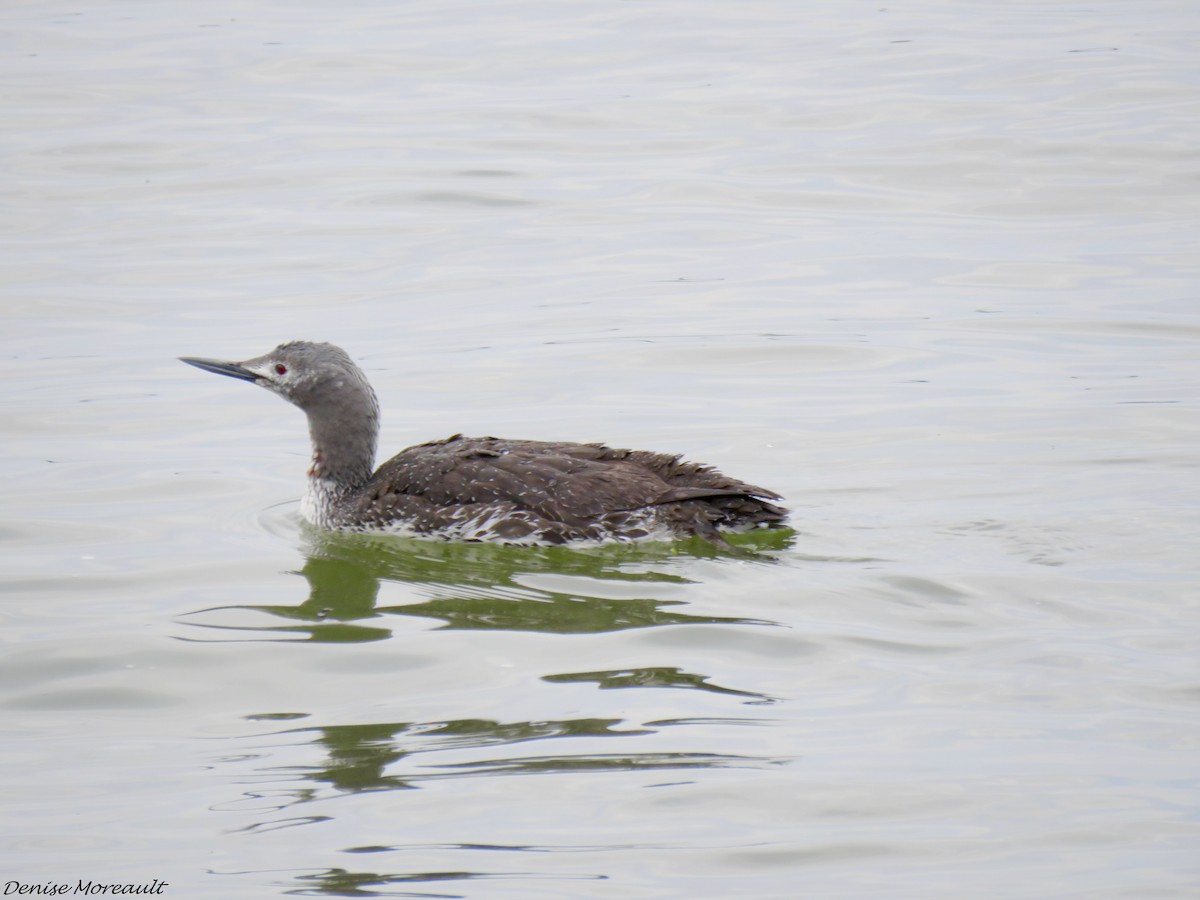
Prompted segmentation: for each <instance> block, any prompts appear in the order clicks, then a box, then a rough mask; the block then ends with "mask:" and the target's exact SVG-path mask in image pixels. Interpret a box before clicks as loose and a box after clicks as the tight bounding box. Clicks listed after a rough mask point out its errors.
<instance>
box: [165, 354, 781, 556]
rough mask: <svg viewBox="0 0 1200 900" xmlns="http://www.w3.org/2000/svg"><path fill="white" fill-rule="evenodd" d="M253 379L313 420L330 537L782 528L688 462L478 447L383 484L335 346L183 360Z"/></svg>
mask: <svg viewBox="0 0 1200 900" xmlns="http://www.w3.org/2000/svg"><path fill="white" fill-rule="evenodd" d="M184 362H187V363H189V364H191V365H194V366H197V367H199V368H202V369H205V370H206V371H210V372H216V373H218V374H222V375H229V376H232V377H236V378H241V379H244V380H248V381H254V382H256V383H257V384H260V385H262V386H264V387H267V388H269V389H271V390H273V391H275V392H276V393H278V394H280V395H281V396H283V397H284V399H286V400H289V401H290V402H292V403H294V404H295V405H297V406H299V407H300V408H301V409H303V410H304V412H305V413H306V414H307V415H308V420H309V432H310V436H311V438H312V443H313V463H312V466H311V468H310V470H309V488H308V492H307V493H306V496H305V502H304V511H305V515H306V517H307V518H309V519H310V520H311V521H313V522H315V523H316V524H318V525H323V526H326V527H330V528H340V529H357V530H402V531H405V532H409V533H415V534H420V535H431V536H433V535H438V536H443V537H453V538H459V539H465V540H498V541H508V542H520V543H551V544H561V543H565V542H567V541H576V540H604V539H612V538H617V539H637V538H643V537H678V536H687V535H700V536H702V537H705V538H707V539H709V540H712V541H716V542H721V541H722V540H723V539H722V538H721V537H720V530H721V529H732V530H744V529H747V528H754V527H762V526H765V527H770V526H776V525H781V524H782V523H783V522H784V520H785V519H786V517H787V512H786V510H784V509H783V508H782V507H779V506H777V505H775V504H774V503H771V502H770V501H772V500H778V499H780V497H779V495H778V494H776V493H774V492H773V491H769V490H766V489H765V488H761V487H757V486H755V485H752V484H746V483H745V482H742V481H738V480H736V479H734V478H730V477H728V476H726V475H723V474H721V473H720V472H718V471H716V470H715V469H713V468H711V467H710V466H705V465H700V464H698V463H692V462H687V461H685V460H682V459H680V457H679V456H675V455H671V454H666V453H653V452H649V451H644V450H621V449H614V448H612V447H607V446H604V445H603V444H577V443H569V442H550V441H528V440H504V439H501V438H495V437H479V438H467V437H463V436H462V435H454V436H453V437H450V438H447V439H445V440H442V441H431V442H429V443H426V444H419V445H417V446H415V447H410V448H408V449H407V450H403V451H401V452H400V453H398V454H396V455H395V456H394V457H392V458H391V459H389V460H388V461H387V462H385V463H383V464H382V465H381V466H380V467H379V468H378V469H377V470H375V471H374V472H372V471H371V464H372V460H373V458H374V454H375V441H376V435H377V433H378V403H377V401H376V400H375V395H374V392H373V391H372V390H371V387H370V385H369V384H368V383H367V379H366V376H364V375H363V374H362V371H361V370H360V369H359V368H358V367H357V366H356V365H355V364H354V363H353V362H352V361H351V360H350V357H349V356H347V355H346V354H345V353H344V352H343V351H342V350H340V349H338V348H337V347H334V346H332V345H330V344H313V343H308V342H299V341H297V342H292V343H289V344H282V345H280V346H279V347H277V348H276V349H275V350H273V351H271V353H268V354H266V355H265V356H261V357H257V358H255V359H251V360H247V361H245V362H241V363H229V362H222V361H218V360H207V359H194V358H184Z"/></svg>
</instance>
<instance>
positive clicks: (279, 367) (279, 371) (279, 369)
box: [275, 363, 287, 375]
mask: <svg viewBox="0 0 1200 900" xmlns="http://www.w3.org/2000/svg"><path fill="white" fill-rule="evenodd" d="M275 374H276V375H286V374H287V366H285V365H284V364H283V363H276V364H275Z"/></svg>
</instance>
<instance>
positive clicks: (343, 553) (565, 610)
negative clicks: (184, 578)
mask: <svg viewBox="0 0 1200 900" xmlns="http://www.w3.org/2000/svg"><path fill="white" fill-rule="evenodd" d="M790 536H791V532H787V531H761V532H752V533H750V534H747V535H741V536H737V537H736V538H735V540H738V541H739V543H740V547H741V552H742V553H743V554H744V555H745V557H746V558H748V559H750V560H752V561H754V562H755V563H757V564H763V565H769V564H771V563H772V558H771V557H770V556H769V555H767V553H768V552H769V551H772V550H776V549H780V548H782V547H785V546H787V544H788V542H789V541H790ZM719 553H720V551H718V550H716V549H715V548H713V547H712V546H711V545H709V544H707V543H706V542H704V541H701V540H699V539H697V540H695V541H694V542H684V543H679V544H619V545H611V546H602V547H594V548H586V549H576V548H566V547H511V546H502V545H495V544H470V543H452V542H434V541H422V540H412V539H406V538H401V537H397V536H392V535H363V534H337V533H330V532H318V531H315V530H314V531H312V532H309V533H307V535H306V546H305V554H306V556H307V559H306V562H305V564H304V567H303V568H302V569H301V570H300V571H299V572H298V573H294V574H299V575H301V576H303V578H304V579H305V581H306V582H307V585H308V588H307V595H308V596H307V599H305V600H304V601H303V602H301V603H299V604H298V605H295V606H286V605H278V604H275V605H269V604H247V605H236V606H225V607H215V608H210V609H206V610H202V611H200V613H198V614H196V616H195V617H193V618H191V619H190V620H189V621H190V624H193V625H197V626H200V627H203V628H206V629H216V630H233V631H238V632H242V633H243V635H244V634H245V633H246V632H252V633H253V635H254V637H255V638H257V639H263V638H271V637H275V638H278V639H293V640H295V639H307V640H313V641H324V642H339V643H345V642H359V641H377V640H383V639H385V638H387V637H389V636H390V635H391V633H392V632H391V629H390V628H389V627H387V624H386V621H387V620H386V617H388V616H408V617H418V618H425V619H434V620H437V621H439V622H440V623H441V627H442V628H452V629H499V630H509V631H538V632H547V633H557V634H582V633H596V632H605V631H620V630H623V629H627V628H647V627H651V626H656V625H680V624H716V623H722V624H759V625H769V624H773V623H769V622H763V621H760V620H752V619H746V618H740V617H731V616H702V615H693V614H690V613H686V612H682V611H680V610H678V609H676V607H679V606H683V605H685V604H684V603H683V601H679V600H668V599H661V598H656V597H654V596H652V595H653V594H654V593H655V590H654V588H655V587H656V586H657V587H661V586H669V585H679V584H687V583H689V582H688V579H687V578H685V577H684V576H682V575H680V574H678V573H677V572H671V571H667V569H668V567H669V564H670V563H672V561H676V560H678V559H679V557H681V556H697V555H702V556H710V557H711V556H716V555H718V554H719ZM541 575H554V576H560V578H559V579H558V580H559V581H560V582H561V583H562V584H563V585H564V589H562V590H557V589H549V588H541V587H535V586H531V585H530V584H529V583H527V581H526V579H527V578H528V577H529V576H541ZM383 582H395V583H401V584H405V585H410V586H413V587H415V588H417V589H418V591H419V592H420V593H421V594H424V595H426V596H428V595H432V597H430V598H429V599H425V600H422V601H420V602H414V603H405V604H398V605H389V606H380V605H379V604H378V596H379V591H380V586H381V584H382V583H383ZM606 584H611V585H615V586H621V589H620V590H619V591H616V592H615V593H619V594H622V596H619V597H613V596H597V595H596V594H597V593H603V588H604V586H605V585H606ZM629 585H636V586H637V587H638V588H639V589H640V588H644V589H645V590H644V593H645V594H647V595H649V596H625V595H627V594H629V593H630V590H629ZM589 587H590V588H592V589H593V591H594V593H589V592H588V588H589ZM638 593H642V591H641V590H639V591H638ZM235 610H236V611H249V612H253V613H259V614H263V613H265V614H267V615H269V616H270V617H271V618H272V619H274V620H276V621H274V622H272V623H270V624H266V625H261V626H247V625H230V624H223V623H221V622H219V621H211V620H212V619H213V618H214V617H218V616H219V614H220V613H222V612H224V611H235ZM201 619H203V621H201ZM280 620H282V622H281V621H280ZM243 639H244V637H243ZM668 680H669V679H668ZM677 686H678V685H677ZM692 686H695V685H692ZM710 689H711V688H710Z"/></svg>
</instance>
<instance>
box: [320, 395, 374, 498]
mask: <svg viewBox="0 0 1200 900" xmlns="http://www.w3.org/2000/svg"><path fill="white" fill-rule="evenodd" d="M308 433H309V437H310V438H311V439H312V465H311V466H310V467H309V470H308V478H309V481H310V482H316V481H320V482H324V483H326V485H327V486H328V488H332V489H335V492H343V493H346V492H351V491H354V490H357V489H358V488H361V487H362V486H363V485H364V484H366V483H367V480H368V479H369V478H370V477H371V472H372V471H373V470H374V466H375V444H376V441H377V439H378V437H379V415H378V412H377V411H375V410H374V409H372V410H370V411H368V412H367V413H365V414H363V415H362V416H360V417H358V418H357V419H355V420H353V421H346V417H345V416H338V417H337V418H336V420H334V419H333V418H328V417H323V416H319V415H313V414H311V413H310V414H309V417H308Z"/></svg>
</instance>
